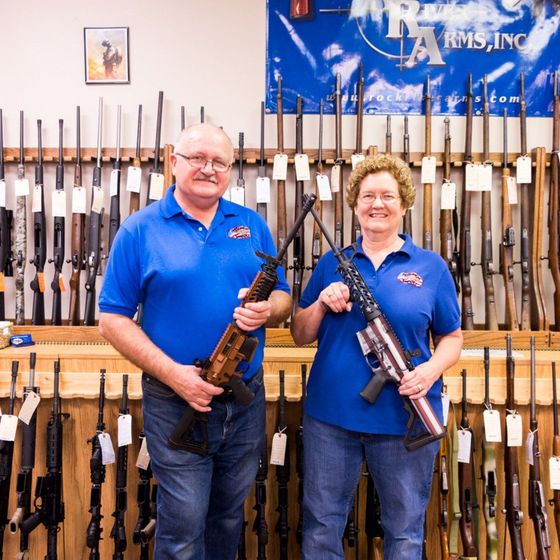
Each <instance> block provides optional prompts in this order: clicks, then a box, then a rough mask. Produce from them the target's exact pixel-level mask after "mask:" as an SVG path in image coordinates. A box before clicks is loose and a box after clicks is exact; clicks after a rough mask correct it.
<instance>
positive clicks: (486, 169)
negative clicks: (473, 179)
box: [478, 163, 492, 192]
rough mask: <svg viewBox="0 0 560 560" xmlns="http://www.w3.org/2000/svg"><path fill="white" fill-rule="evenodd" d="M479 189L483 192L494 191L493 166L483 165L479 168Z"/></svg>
mask: <svg viewBox="0 0 560 560" xmlns="http://www.w3.org/2000/svg"><path fill="white" fill-rule="evenodd" d="M478 188H479V190H481V191H486V192H489V191H491V190H492V164H490V163H483V164H482V165H479V167H478Z"/></svg>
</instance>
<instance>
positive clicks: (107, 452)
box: [97, 432, 115, 465]
mask: <svg viewBox="0 0 560 560" xmlns="http://www.w3.org/2000/svg"><path fill="white" fill-rule="evenodd" d="M97 439H98V440H99V446H100V447H101V462H102V463H103V464H104V465H112V464H113V463H114V462H115V450H114V449H113V442H112V441H111V435H110V434H108V433H107V432H101V433H100V434H99V435H98V436H97Z"/></svg>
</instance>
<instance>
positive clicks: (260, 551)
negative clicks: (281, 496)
mask: <svg viewBox="0 0 560 560" xmlns="http://www.w3.org/2000/svg"><path fill="white" fill-rule="evenodd" d="M267 477H268V449H267V442H266V434H264V437H263V441H262V448H261V453H260V455H259V468H258V470H257V476H256V478H255V507H253V509H254V510H255V522H254V523H253V533H255V535H256V536H257V560H266V546H267V544H268V524H267V522H266V479H267Z"/></svg>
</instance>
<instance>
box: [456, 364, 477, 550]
mask: <svg viewBox="0 0 560 560" xmlns="http://www.w3.org/2000/svg"><path fill="white" fill-rule="evenodd" d="M461 377H462V379H463V397H462V400H461V424H460V426H459V429H460V430H461V431H464V432H470V433H471V437H472V428H471V425H470V423H469V417H468V415H467V370H466V369H463V370H462V371H461ZM471 441H472V440H471ZM472 452H473V446H472V445H471V449H470V456H469V459H470V460H469V462H468V463H459V496H460V498H459V499H460V503H461V520H460V521H459V530H460V532H461V541H462V543H463V555H464V556H467V557H469V558H478V547H477V543H476V541H475V537H474V517H475V515H476V514H475V513H474V511H473V510H474V508H475V504H476V486H475V485H473V476H472V461H473V456H472Z"/></svg>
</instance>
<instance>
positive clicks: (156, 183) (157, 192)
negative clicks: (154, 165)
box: [149, 173, 165, 200]
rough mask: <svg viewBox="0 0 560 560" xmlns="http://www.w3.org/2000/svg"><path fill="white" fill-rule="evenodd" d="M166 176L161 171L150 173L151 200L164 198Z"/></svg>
mask: <svg viewBox="0 0 560 560" xmlns="http://www.w3.org/2000/svg"><path fill="white" fill-rule="evenodd" d="M164 185H165V178H164V176H163V175H162V174H161V173H150V189H149V193H150V200H161V199H162V198H163V189H164Z"/></svg>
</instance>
